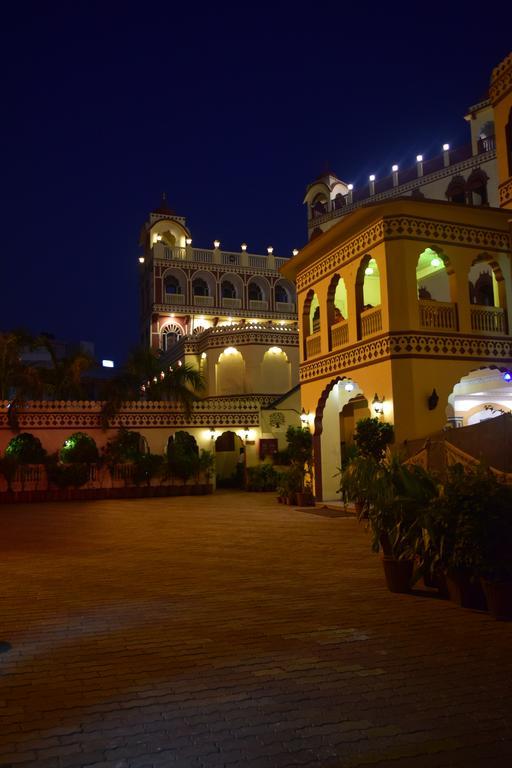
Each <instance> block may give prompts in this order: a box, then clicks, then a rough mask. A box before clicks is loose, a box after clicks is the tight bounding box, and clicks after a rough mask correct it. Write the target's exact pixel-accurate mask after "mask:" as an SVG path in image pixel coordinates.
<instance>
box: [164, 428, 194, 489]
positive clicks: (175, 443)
mask: <svg viewBox="0 0 512 768" xmlns="http://www.w3.org/2000/svg"><path fill="white" fill-rule="evenodd" d="M167 463H168V469H167V471H168V474H169V475H176V476H177V477H179V478H180V479H181V480H182V481H183V483H184V484H185V483H186V482H187V480H188V479H189V478H190V477H192V475H197V474H198V473H199V467H200V458H199V449H198V447H197V443H196V441H195V438H194V437H193V436H192V435H189V434H188V432H176V434H175V435H174V439H173V440H172V441H170V442H169V444H168V447H167Z"/></svg>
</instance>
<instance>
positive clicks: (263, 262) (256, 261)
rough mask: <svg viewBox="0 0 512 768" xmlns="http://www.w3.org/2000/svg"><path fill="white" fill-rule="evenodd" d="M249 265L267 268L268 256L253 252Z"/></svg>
mask: <svg viewBox="0 0 512 768" xmlns="http://www.w3.org/2000/svg"><path fill="white" fill-rule="evenodd" d="M249 266H250V267H256V269H266V268H267V257H266V256H253V255H252V254H250V255H249Z"/></svg>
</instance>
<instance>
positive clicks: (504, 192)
mask: <svg viewBox="0 0 512 768" xmlns="http://www.w3.org/2000/svg"><path fill="white" fill-rule="evenodd" d="M499 193H500V206H501V207H502V208H504V207H505V206H506V205H508V204H509V203H512V179H507V181H504V182H503V184H500V186H499Z"/></svg>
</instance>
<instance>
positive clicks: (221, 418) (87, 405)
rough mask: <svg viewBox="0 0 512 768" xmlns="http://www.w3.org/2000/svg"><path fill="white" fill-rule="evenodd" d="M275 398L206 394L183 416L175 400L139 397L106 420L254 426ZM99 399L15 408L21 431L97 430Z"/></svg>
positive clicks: (1, 413)
mask: <svg viewBox="0 0 512 768" xmlns="http://www.w3.org/2000/svg"><path fill="white" fill-rule="evenodd" d="M278 397H279V395H278V394H260V395H240V396H226V397H209V398H205V399H204V400H198V401H197V402H195V403H194V404H193V406H192V412H191V414H190V416H187V415H186V414H185V412H184V411H183V409H182V408H180V407H179V406H178V405H177V404H176V403H171V402H167V401H164V400H161V401H156V402H153V401H149V400H141V401H134V402H128V403H125V404H124V406H123V408H122V409H121V410H120V411H119V412H118V413H117V414H116V415H115V416H114V417H112V418H111V419H110V427H111V428H112V429H116V428H119V427H125V428H127V429H144V428H146V429H147V428H159V427H163V428H176V427H179V428H187V427H189V428H190V427H205V428H209V427H212V426H214V427H241V426H247V427H258V426H259V413H260V409H261V408H266V407H268V405H269V404H270V403H272V402H273V401H274V400H276V399H277V398H278ZM8 405H9V402H8V401H3V402H1V403H0V409H1V410H0V428H1V429H9V426H8V420H7V406H8ZM103 405H104V403H103V402H99V401H86V400H82V401H76V402H75V401H56V400H43V401H27V402H25V403H23V405H20V406H19V407H18V409H17V417H18V426H19V429H20V430H21V431H23V430H30V429H69V430H78V429H100V428H101V426H102V420H101V410H102V407H103Z"/></svg>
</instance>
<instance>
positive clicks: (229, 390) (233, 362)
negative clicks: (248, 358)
mask: <svg viewBox="0 0 512 768" xmlns="http://www.w3.org/2000/svg"><path fill="white" fill-rule="evenodd" d="M215 374H216V376H215V378H216V382H217V386H216V391H217V394H218V395H242V394H243V393H244V392H245V361H244V358H243V356H242V355H241V353H240V352H239V351H238V350H237V349H235V347H226V349H225V350H224V352H222V353H221V354H220V355H219V360H218V362H217V363H216V365H215Z"/></svg>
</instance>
